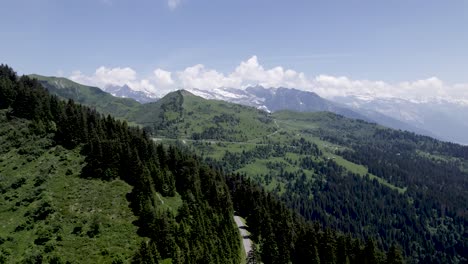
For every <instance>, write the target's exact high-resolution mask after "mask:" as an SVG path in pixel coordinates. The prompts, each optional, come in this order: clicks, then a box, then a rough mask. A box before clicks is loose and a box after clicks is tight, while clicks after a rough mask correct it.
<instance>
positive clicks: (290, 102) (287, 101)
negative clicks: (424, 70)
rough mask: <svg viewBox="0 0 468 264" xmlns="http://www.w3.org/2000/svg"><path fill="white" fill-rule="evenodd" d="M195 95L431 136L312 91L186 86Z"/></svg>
mask: <svg viewBox="0 0 468 264" xmlns="http://www.w3.org/2000/svg"><path fill="white" fill-rule="evenodd" d="M189 91H190V92H191V93H193V94H195V95H198V96H201V97H203V98H206V99H217V100H223V101H228V102H232V103H237V104H243V105H248V106H253V107H257V108H259V109H262V110H266V111H269V112H275V111H280V110H291V111H297V112H319V111H329V112H333V113H336V114H339V115H343V116H346V117H349V118H357V119H362V120H365V121H369V122H375V123H378V124H381V125H384V126H387V127H391V128H394V129H401V130H407V131H411V132H415V133H418V134H423V135H428V136H433V137H434V136H435V135H434V134H433V133H431V132H428V131H427V130H425V129H422V128H419V127H416V126H413V125H411V123H408V122H404V121H401V120H398V119H395V118H392V117H390V116H387V115H385V114H384V113H380V112H377V111H375V110H371V109H367V108H359V107H350V106H347V105H345V104H341V103H337V102H333V101H330V100H327V99H324V98H322V97H320V96H319V95H317V94H316V93H313V92H308V91H302V90H297V89H290V88H264V87H261V86H255V87H248V88H246V89H235V88H224V87H223V88H217V89H212V90H209V91H208V90H202V89H189Z"/></svg>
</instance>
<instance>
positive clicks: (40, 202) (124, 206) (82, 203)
mask: <svg viewBox="0 0 468 264" xmlns="http://www.w3.org/2000/svg"><path fill="white" fill-rule="evenodd" d="M84 159H85V157H84V156H83V155H81V154H80V153H79V152H77V151H76V150H67V149H65V148H63V147H61V146H56V145H55V144H54V142H53V140H52V138H51V137H50V136H45V137H41V136H37V135H35V133H34V129H33V126H32V122H30V121H27V120H24V119H13V120H8V119H7V118H6V111H5V110H1V111H0V193H1V196H0V215H1V219H2V221H1V225H0V244H1V245H0V248H1V252H0V259H3V260H4V261H5V262H6V263H15V262H18V263H26V262H28V261H30V262H31V263H33V262H34V263H36V262H35V261H37V260H39V259H42V260H43V261H45V262H50V263H52V262H51V261H53V260H56V261H57V260H60V261H63V263H65V261H76V262H80V263H83V262H88V263H98V262H99V263H110V262H112V261H113V260H115V261H117V260H129V259H130V258H131V257H132V256H133V254H134V252H135V251H136V250H137V249H138V247H139V244H140V241H142V238H140V237H139V236H138V235H137V228H136V226H134V225H133V224H132V222H133V221H135V220H136V219H137V218H136V217H135V216H134V215H133V213H132V211H131V210H130V208H129V206H128V205H129V203H128V201H127V199H126V197H125V196H126V194H127V193H129V192H130V191H131V187H130V186H129V185H128V184H126V183H125V182H123V181H121V180H114V181H110V182H104V181H101V180H93V179H83V178H80V177H79V175H80V173H81V169H82V167H83V165H84ZM0 262H1V261H0Z"/></svg>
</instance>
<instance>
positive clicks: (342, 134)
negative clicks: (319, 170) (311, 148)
mask: <svg viewBox="0 0 468 264" xmlns="http://www.w3.org/2000/svg"><path fill="white" fill-rule="evenodd" d="M341 124H342V126H341V127H338V128H334V129H329V128H327V127H323V128H321V129H319V130H318V131H316V132H313V133H316V134H317V135H318V136H320V137H321V138H322V139H324V140H327V141H329V142H333V143H337V144H340V145H343V146H346V147H347V148H348V149H347V150H342V151H339V152H337V154H339V155H341V156H343V157H344V158H346V159H347V160H349V161H351V162H354V163H357V164H362V165H364V166H366V167H367V168H368V169H369V172H370V173H372V174H374V175H376V176H378V177H380V178H382V179H384V180H386V181H388V182H390V183H391V184H394V185H396V186H399V187H401V188H406V192H405V193H404V194H401V195H398V196H394V197H389V199H390V200H388V202H385V203H383V204H382V205H383V206H385V208H386V210H391V211H394V212H395V213H398V215H399V217H398V218H400V220H398V221H396V222H395V220H396V219H395V217H387V216H385V217H382V219H385V221H382V222H379V223H378V225H379V226H381V227H382V230H381V231H379V233H380V235H381V236H382V237H384V236H388V235H384V234H386V233H387V234H388V231H386V232H385V230H396V231H397V235H396V236H395V235H393V234H392V235H391V236H392V237H395V239H397V240H399V241H400V243H401V244H402V246H403V249H404V250H405V252H406V254H408V255H412V256H413V257H414V258H415V259H420V260H423V261H424V262H425V263H431V262H434V263H449V262H451V263H457V262H463V261H467V259H468V253H467V252H468V251H467V248H468V236H467V235H466V226H468V211H467V207H466V205H467V204H468V171H467V170H466V168H467V163H468V160H467V153H468V147H466V146H461V145H457V144H453V143H446V142H441V141H438V140H435V139H432V138H429V137H426V136H419V135H416V134H414V133H410V132H402V131H395V130H390V129H381V128H372V129H369V127H370V124H367V123H365V122H354V124H350V123H349V122H348V123H347V122H342V123H341ZM353 126H354V127H353ZM357 130H358V131H359V130H366V131H367V134H365V133H356V131H357ZM350 149H352V151H351V150H350ZM366 192H369V190H366ZM376 195H377V192H376ZM395 203H396V204H397V206H392V204H395ZM393 207H394V208H393ZM401 217H404V218H401ZM363 224H365V223H363ZM405 229H406V230H405ZM392 232H394V231H392ZM400 232H401V233H400ZM398 233H400V234H398ZM410 240H411V241H412V242H411V243H409V241H410Z"/></svg>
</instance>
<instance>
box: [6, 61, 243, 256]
mask: <svg viewBox="0 0 468 264" xmlns="http://www.w3.org/2000/svg"><path fill="white" fill-rule="evenodd" d="M0 107H1V108H5V109H9V110H8V116H9V117H20V118H27V119H30V120H33V124H34V127H35V131H36V132H37V133H45V132H52V133H55V137H54V139H55V141H56V143H57V144H60V145H63V146H65V147H67V148H75V147H79V146H83V147H82V151H83V153H84V154H85V155H86V162H87V163H86V166H85V167H84V169H83V176H84V177H93V178H100V179H103V180H112V179H114V178H121V179H123V180H125V181H126V182H128V183H129V184H130V185H132V186H133V187H134V189H133V191H132V193H130V194H129V195H128V199H129V201H130V202H131V207H132V209H133V210H134V213H135V214H136V215H137V216H138V217H139V220H138V222H137V223H136V224H137V225H138V226H139V231H138V232H139V234H140V235H141V236H143V237H148V238H149V239H148V240H147V241H146V242H144V243H143V244H142V245H141V249H140V251H139V252H137V254H136V255H135V258H134V262H135V263H158V261H160V260H162V259H166V258H171V259H172V261H173V263H238V261H239V250H240V245H239V237H238V232H237V230H236V229H235V228H234V221H233V219H232V213H233V209H232V204H231V202H230V196H229V191H228V189H227V186H226V184H225V182H224V178H223V177H222V175H221V174H219V173H217V172H215V171H213V170H211V169H209V168H208V167H206V166H205V165H202V164H200V163H199V162H198V161H197V160H196V159H195V158H193V157H191V156H190V155H186V154H183V153H181V152H180V151H178V150H177V149H174V148H170V149H168V150H166V149H164V148H163V147H162V146H156V145H155V144H153V142H152V141H151V140H150V139H149V138H148V136H147V135H146V134H145V132H144V131H142V130H140V129H138V128H130V127H128V126H127V124H126V123H125V122H121V121H118V120H115V119H113V118H111V117H110V116H108V117H102V116H101V115H100V114H98V113H97V112H96V111H94V110H92V109H89V108H87V107H83V106H81V105H77V104H75V103H74V102H73V101H71V100H70V101H68V102H64V101H61V100H59V99H58V98H57V97H54V96H50V95H49V94H48V93H47V92H46V91H45V89H44V88H43V87H42V86H41V85H40V84H39V83H38V82H37V81H36V80H34V79H30V78H29V77H27V76H22V77H17V76H16V73H15V72H14V71H13V70H12V69H11V68H9V67H7V66H3V65H2V66H1V67H0ZM158 193H160V194H162V195H163V196H168V197H170V196H175V195H176V194H177V193H178V194H179V195H180V196H181V198H182V205H181V206H180V208H179V209H178V211H177V212H172V211H170V210H162V209H160V208H158V207H159V205H160V203H159V202H158V200H157V199H158V197H159V196H158V195H159V194H158Z"/></svg>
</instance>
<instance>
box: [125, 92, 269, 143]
mask: <svg viewBox="0 0 468 264" xmlns="http://www.w3.org/2000/svg"><path fill="white" fill-rule="evenodd" d="M130 120H131V121H134V122H136V123H138V124H142V125H145V126H146V127H149V128H151V129H152V131H153V133H154V134H155V135H156V136H163V137H170V138H186V139H193V140H198V139H205V140H224V141H248V140H254V139H256V138H259V137H262V136H265V135H267V134H269V133H272V132H273V131H274V130H275V125H274V123H273V121H272V119H271V118H269V117H268V114H267V113H265V112H263V111H259V110H257V109H255V108H252V107H247V106H241V105H236V104H231V103H227V102H224V101H215V100H206V99H203V98H201V97H198V96H195V95H193V94H191V93H189V92H187V91H184V90H181V91H176V92H172V93H169V94H168V95H166V96H165V97H163V98H162V99H160V100H159V101H157V102H155V103H149V104H144V105H142V107H141V109H140V110H139V111H137V112H136V113H135V114H134V115H133V117H132V118H131V119H130Z"/></svg>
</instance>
